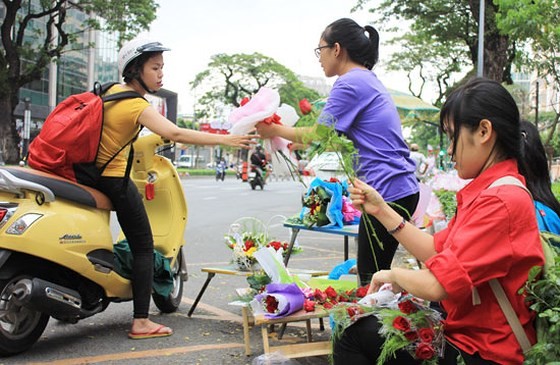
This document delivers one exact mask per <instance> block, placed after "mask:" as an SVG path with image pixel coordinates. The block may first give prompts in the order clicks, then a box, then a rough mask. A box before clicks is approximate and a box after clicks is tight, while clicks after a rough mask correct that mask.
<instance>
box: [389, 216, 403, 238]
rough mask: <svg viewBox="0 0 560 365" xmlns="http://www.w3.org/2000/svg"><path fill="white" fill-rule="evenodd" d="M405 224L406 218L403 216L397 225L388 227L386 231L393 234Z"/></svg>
mask: <svg viewBox="0 0 560 365" xmlns="http://www.w3.org/2000/svg"><path fill="white" fill-rule="evenodd" d="M405 225H406V219H404V218H403V219H402V221H401V222H400V223H399V225H398V226H396V227H395V228H393V229H388V230H387V233H389V234H390V235H394V234H395V233H398V232H399V231H400V230H401V229H403V228H404V226H405Z"/></svg>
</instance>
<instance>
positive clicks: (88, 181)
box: [27, 82, 142, 186]
mask: <svg viewBox="0 0 560 365" xmlns="http://www.w3.org/2000/svg"><path fill="white" fill-rule="evenodd" d="M115 84H116V83H108V84H104V85H101V84H99V83H98V82H96V83H95V85H94V87H93V90H92V91H87V92H84V93H81V94H76V95H71V96H69V97H68V98H67V99H65V100H64V101H62V102H61V103H60V104H58V105H57V107H56V108H55V109H54V110H53V111H52V112H51V113H50V114H49V116H48V117H47V119H46V120H45V122H44V124H43V128H42V129H41V132H40V133H39V135H38V136H37V137H36V138H35V139H34V140H33V142H31V144H30V145H29V154H28V157H27V162H28V164H29V166H30V167H32V168H34V169H36V170H41V171H45V172H50V173H53V174H56V175H59V176H62V177H64V178H66V179H68V180H72V181H75V182H78V183H80V184H85V185H90V186H94V185H95V184H96V182H97V180H98V179H99V177H100V176H101V173H102V172H103V170H104V169H105V168H106V167H107V165H108V164H109V162H111V161H112V160H113V159H114V158H115V157H116V156H117V155H118V154H119V153H120V152H121V151H122V150H123V149H124V148H125V147H126V146H127V145H128V144H130V143H132V142H133V141H134V140H135V139H136V137H137V136H138V134H137V135H136V136H135V137H134V138H133V139H132V140H130V141H129V142H128V143H127V144H125V145H124V146H123V147H122V148H121V149H120V150H119V151H118V152H117V153H116V154H115V155H113V156H112V157H111V158H110V159H109V161H107V163H105V164H104V165H103V167H102V168H101V169H98V168H97V167H96V166H95V161H96V159H97V153H98V150H99V143H100V141H101V133H102V130H103V106H104V103H105V102H108V101H115V100H121V99H130V98H141V97H142V95H140V94H138V93H136V92H134V91H124V92H120V93H115V94H111V95H108V96H102V95H103V94H105V93H106V92H107V90H109V88H110V87H111V86H113V85H115ZM139 132H140V131H138V133H139Z"/></svg>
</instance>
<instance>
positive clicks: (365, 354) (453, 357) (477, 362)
mask: <svg viewBox="0 0 560 365" xmlns="http://www.w3.org/2000/svg"><path fill="white" fill-rule="evenodd" d="M380 328H381V323H380V322H379V321H378V319H377V317H375V316H368V317H365V318H362V319H360V320H358V321H357V322H356V323H354V324H353V325H351V326H350V327H348V328H347V329H346V330H345V331H344V333H343V334H342V337H341V338H340V339H338V340H334V345H333V360H334V365H347V364H352V365H372V364H375V363H376V361H377V358H378V357H379V355H380V353H381V346H382V345H383V342H384V341H385V338H384V337H382V336H380V335H379V329H380ZM444 346H445V348H444V353H443V358H440V359H439V361H438V364H439V365H456V364H457V357H458V356H461V357H462V358H463V360H464V361H465V364H466V365H493V364H496V363H494V362H492V361H488V360H484V359H482V358H481V357H480V356H479V355H478V353H475V354H473V355H469V354H467V353H465V352H462V351H460V350H458V349H457V348H455V347H454V346H452V345H451V344H449V343H448V342H446V343H445V345H444ZM420 363H421V361H417V360H414V358H413V357H412V356H411V355H410V354H409V353H408V351H405V350H401V351H397V352H396V357H395V358H394V359H390V360H389V361H387V362H385V365H409V364H420Z"/></svg>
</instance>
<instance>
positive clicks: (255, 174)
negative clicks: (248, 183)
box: [249, 172, 257, 177]
mask: <svg viewBox="0 0 560 365" xmlns="http://www.w3.org/2000/svg"><path fill="white" fill-rule="evenodd" d="M255 176H257V173H256V172H250V173H249V177H255Z"/></svg>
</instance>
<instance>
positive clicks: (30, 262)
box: [0, 134, 187, 356]
mask: <svg viewBox="0 0 560 365" xmlns="http://www.w3.org/2000/svg"><path fill="white" fill-rule="evenodd" d="M168 145H171V143H170V141H167V140H164V139H163V138H161V137H160V136H158V135H155V134H150V135H146V136H142V137H140V138H139V139H138V140H137V141H136V142H135V143H134V152H135V153H134V162H133V166H132V171H131V175H130V176H131V179H132V181H133V182H134V184H136V186H137V187H138V190H139V191H140V193H141V194H142V196H143V201H144V205H145V207H146V211H147V212H148V216H149V219H150V223H151V227H152V232H153V235H154V245H155V249H156V250H157V251H158V252H159V253H160V254H161V255H162V256H163V257H164V258H165V259H166V260H168V263H169V267H168V269H169V271H170V275H169V276H170V277H171V280H170V281H172V287H170V285H168V286H167V291H166V293H169V294H168V295H163V294H161V292H160V293H158V292H157V291H155V290H154V292H153V293H152V299H153V300H154V303H155V304H156V306H157V307H158V309H159V310H160V311H162V312H163V313H171V312H175V311H176V310H177V309H178V307H179V304H180V303H181V298H182V293H183V285H184V281H185V280H186V279H187V267H186V261H185V257H184V252H183V247H184V232H185V226H186V223H187V202H186V200H185V195H184V192H183V187H182V185H181V182H180V180H179V176H178V174H177V171H176V170H175V168H174V167H173V164H172V163H171V161H170V160H169V159H167V158H165V157H163V156H160V155H158V154H157V153H156V150H157V149H158V148H162V147H165V146H168ZM110 213H111V202H110V201H109V199H108V198H107V197H106V196H105V195H103V194H102V193H101V192H99V191H97V190H95V189H92V188H90V187H87V186H84V185H80V184H76V183H74V182H72V181H69V180H66V179H64V178H61V177H59V176H56V175H52V174H48V173H45V172H41V171H37V170H32V169H27V168H21V167H0V298H1V299H0V356H9V355H14V354H17V353H20V352H23V351H26V350H27V349H29V348H30V347H31V346H33V344H34V343H35V342H36V341H37V340H38V339H39V338H40V336H41V334H42V333H43V331H44V329H45V327H46V326H47V323H48V321H49V318H50V317H53V318H56V319H58V320H60V321H64V322H68V323H76V322H77V321H79V320H81V319H84V318H88V317H91V316H93V315H95V314H97V313H100V312H103V311H104V310H105V309H106V308H107V307H108V305H109V304H110V303H117V302H122V301H129V300H132V287H131V283H130V280H129V279H127V278H126V277H125V276H123V275H122V274H120V273H119V272H117V269H118V268H117V263H116V261H115V255H114V252H113V244H114V242H113V236H112V232H111V228H110ZM123 239H124V235H123V234H122V232H121V233H120V234H119V238H118V240H119V241H121V240H123Z"/></svg>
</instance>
